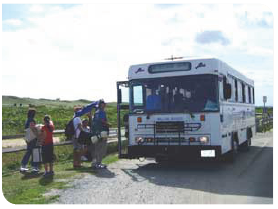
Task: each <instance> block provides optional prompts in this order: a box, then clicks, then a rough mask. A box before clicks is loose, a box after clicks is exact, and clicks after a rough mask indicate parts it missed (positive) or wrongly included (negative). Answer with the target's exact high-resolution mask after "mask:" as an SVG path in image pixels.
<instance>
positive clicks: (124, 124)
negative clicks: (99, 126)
mask: <svg viewBox="0 0 278 209" xmlns="http://www.w3.org/2000/svg"><path fill="white" fill-rule="evenodd" d="M128 119H129V83H128V81H119V82H117V122H118V152H119V158H128V150H127V146H128V137H129V131H128V127H129V126H128Z"/></svg>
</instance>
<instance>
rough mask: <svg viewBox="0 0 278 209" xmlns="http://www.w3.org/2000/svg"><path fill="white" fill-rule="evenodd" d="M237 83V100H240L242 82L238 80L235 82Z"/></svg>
mask: <svg viewBox="0 0 278 209" xmlns="http://www.w3.org/2000/svg"><path fill="white" fill-rule="evenodd" d="M237 85H238V88H237V90H238V102H242V83H241V82H240V81H238V82H237Z"/></svg>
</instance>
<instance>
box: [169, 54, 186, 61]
mask: <svg viewBox="0 0 278 209" xmlns="http://www.w3.org/2000/svg"><path fill="white" fill-rule="evenodd" d="M182 58H183V57H174V56H173V55H171V57H170V58H165V60H172V61H174V60H175V59H182Z"/></svg>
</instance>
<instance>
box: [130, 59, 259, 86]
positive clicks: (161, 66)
mask: <svg viewBox="0 0 278 209" xmlns="http://www.w3.org/2000/svg"><path fill="white" fill-rule="evenodd" d="M176 63H177V64H176ZM178 63H180V64H178ZM200 74H214V75H226V76H227V75H231V76H233V77H236V78H238V79H240V80H242V81H244V82H245V83H247V84H249V85H252V86H254V81H253V80H251V79H248V78H247V77H246V76H244V75H243V74H241V73H240V72H238V71H237V70H235V69H233V68H232V67H230V66H229V65H228V64H226V63H225V62H223V61H221V60H219V59H217V58H182V59H174V60H163V61H159V62H152V63H144V64H136V65H132V66H130V68H129V73H128V80H134V79H146V78H159V77H173V76H185V75H200Z"/></svg>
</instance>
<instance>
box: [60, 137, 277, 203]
mask: <svg viewBox="0 0 278 209" xmlns="http://www.w3.org/2000/svg"><path fill="white" fill-rule="evenodd" d="M272 140H273V139H272V134H270V135H266V136H263V137H259V138H257V139H256V140H254V141H253V145H252V147H251V150H250V151H249V152H248V153H239V155H238V159H237V161H236V163H234V164H226V163H216V162H199V163H192V164H189V163H184V164H175V165H173V164H171V165H169V164H156V163H155V162H154V161H153V160H146V161H144V162H140V161H139V160H120V161H118V162H116V163H113V164H111V165H109V166H108V168H107V169H106V170H99V171H98V172H97V173H96V174H95V175H94V174H93V173H92V174H86V175H85V177H84V178H82V179H77V180H74V182H72V185H73V187H72V188H70V189H66V190H60V191H58V193H57V194H59V195H60V198H59V200H58V201H57V202H56V203H61V204H138V203H139V204H179V203H182V204H187V203H190V204H194V203H198V204H206V203H222V204H223V203H230V204H231V203H232V204H233V203H273V167H272V165H273V148H272ZM254 173H255V174H256V175H254Z"/></svg>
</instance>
